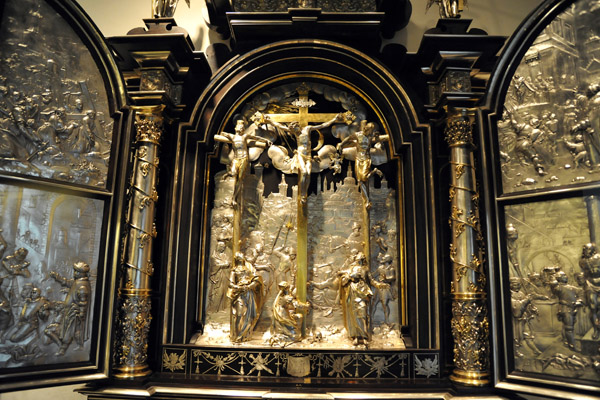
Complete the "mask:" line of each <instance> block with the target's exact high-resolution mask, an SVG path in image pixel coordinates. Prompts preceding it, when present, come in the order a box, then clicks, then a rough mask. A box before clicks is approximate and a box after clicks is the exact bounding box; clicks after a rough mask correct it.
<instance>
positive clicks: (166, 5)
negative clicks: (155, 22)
mask: <svg viewBox="0 0 600 400" xmlns="http://www.w3.org/2000/svg"><path fill="white" fill-rule="evenodd" d="M185 2H186V3H187V5H188V7H190V0H185ZM177 3H179V0H152V17H153V18H173V15H175V9H176V8H177Z"/></svg>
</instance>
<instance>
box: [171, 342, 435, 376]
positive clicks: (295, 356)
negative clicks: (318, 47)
mask: <svg viewBox="0 0 600 400" xmlns="http://www.w3.org/2000/svg"><path fill="white" fill-rule="evenodd" d="M181 352H182V350H181V349H179V348H173V349H171V348H169V349H163V354H169V357H170V358H172V359H173V360H175V357H180V354H181ZM415 357H417V355H416V354H415ZM418 357H419V358H420V359H422V364H421V366H420V367H419V368H416V369H415V371H414V373H413V372H411V371H410V369H409V368H410V362H409V358H410V354H409V353H393V354H391V353H370V354H368V353H341V354H325V353H302V352H295V353H282V352H278V351H270V352H269V351H267V352H258V351H248V352H246V351H243V352H227V351H212V350H208V349H194V350H192V351H191V357H190V358H189V360H188V361H187V362H188V363H189V364H191V365H190V367H189V369H188V370H189V371H190V372H191V376H197V375H205V376H206V375H215V376H269V377H315V378H361V379H362V378H378V379H381V378H392V379H408V378H411V377H413V376H415V377H417V375H424V376H425V378H430V377H432V376H435V375H439V364H438V361H437V360H438V359H439V355H438V354H435V353H427V354H426V355H425V354H420V355H419V356H418ZM426 360H429V361H426ZM163 369H164V362H163Z"/></svg>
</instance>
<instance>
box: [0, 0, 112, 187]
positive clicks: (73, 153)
mask: <svg viewBox="0 0 600 400" xmlns="http://www.w3.org/2000/svg"><path fill="white" fill-rule="evenodd" d="M2 7H3V8H4V9H3V15H2V21H0V23H1V25H0V38H1V39H0V171H4V172H9V173H16V174H23V175H28V176H36V177H44V178H52V179H58V180H62V181H67V182H73V183H78V184H84V185H89V186H93V187H101V188H104V187H106V175H107V171H108V161H109V157H110V150H111V141H112V132H113V123H112V119H111V118H110V115H109V110H108V100H107V97H106V93H105V88H104V86H103V82H104V79H103V77H102V76H101V74H100V72H99V70H98V68H97V67H96V64H95V62H94V60H93V59H92V56H91V55H90V53H89V51H88V49H87V48H86V47H85V45H84V44H83V43H82V42H81V39H80V38H79V37H78V36H77V35H76V33H75V32H74V31H73V29H72V28H71V27H70V26H68V25H67V24H66V22H65V21H64V20H63V19H62V17H61V16H60V15H59V14H58V13H57V12H56V11H54V10H53V9H52V8H51V7H50V6H49V5H47V4H46V3H45V2H40V1H36V0H25V1H16V0H8V1H6V2H3V5H2ZM25 9H26V10H27V12H23V10H25Z"/></svg>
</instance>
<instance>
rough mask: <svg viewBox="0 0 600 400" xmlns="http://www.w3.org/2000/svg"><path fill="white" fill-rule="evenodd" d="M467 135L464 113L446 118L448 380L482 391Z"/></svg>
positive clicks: (477, 236)
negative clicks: (451, 341)
mask: <svg viewBox="0 0 600 400" xmlns="http://www.w3.org/2000/svg"><path fill="white" fill-rule="evenodd" d="M472 132H473V124H472V121H471V119H470V117H469V115H467V112H466V110H462V112H460V113H457V114H454V115H452V116H450V117H449V118H448V121H447V124H446V129H445V135H446V141H447V143H448V146H449V147H450V164H451V175H452V176H451V185H450V203H451V215H450V221H449V222H450V228H451V236H452V242H451V244H450V259H451V261H452V283H451V286H450V293H451V297H452V321H451V327H452V335H453V338H454V364H455V368H454V371H453V373H452V376H451V377H450V379H452V380H453V381H454V382H457V383H461V384H465V385H472V386H482V385H486V384H488V383H489V355H490V354H489V353H490V352H489V322H488V311H487V305H486V292H485V287H486V276H485V272H484V270H483V263H484V257H485V249H484V245H483V238H482V235H481V230H480V222H479V206H478V199H479V194H478V191H477V182H476V179H475V171H474V157H473V136H472Z"/></svg>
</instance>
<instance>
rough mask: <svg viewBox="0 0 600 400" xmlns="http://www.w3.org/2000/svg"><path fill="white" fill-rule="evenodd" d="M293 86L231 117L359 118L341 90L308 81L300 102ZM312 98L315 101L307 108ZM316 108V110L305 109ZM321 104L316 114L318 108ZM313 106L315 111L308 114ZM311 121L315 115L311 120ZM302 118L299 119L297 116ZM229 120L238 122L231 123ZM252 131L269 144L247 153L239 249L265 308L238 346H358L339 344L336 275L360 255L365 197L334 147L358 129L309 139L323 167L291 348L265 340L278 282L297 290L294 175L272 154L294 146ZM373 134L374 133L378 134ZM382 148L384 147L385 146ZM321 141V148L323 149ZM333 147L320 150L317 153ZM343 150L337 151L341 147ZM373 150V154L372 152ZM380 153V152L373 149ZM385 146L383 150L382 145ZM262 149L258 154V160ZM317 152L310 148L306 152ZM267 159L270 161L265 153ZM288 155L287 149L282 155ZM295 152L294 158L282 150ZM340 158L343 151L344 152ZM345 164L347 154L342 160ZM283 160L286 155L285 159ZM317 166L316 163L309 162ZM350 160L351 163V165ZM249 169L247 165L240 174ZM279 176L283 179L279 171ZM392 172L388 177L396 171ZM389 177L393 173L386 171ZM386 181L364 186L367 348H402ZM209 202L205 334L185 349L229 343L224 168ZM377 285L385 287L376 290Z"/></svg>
mask: <svg viewBox="0 0 600 400" xmlns="http://www.w3.org/2000/svg"><path fill="white" fill-rule="evenodd" d="M298 86H299V84H289V85H284V86H280V87H276V88H274V89H271V90H269V91H268V92H265V93H262V94H260V95H257V96H255V97H254V98H252V99H251V100H250V101H249V102H248V103H247V104H245V105H244V106H243V107H242V110H241V112H240V114H238V115H237V117H238V118H239V119H244V120H248V121H251V120H252V117H253V116H255V115H256V113H257V112H259V113H260V112H262V113H265V115H267V116H269V115H270V116H271V117H273V118H274V114H277V113H279V114H282V113H283V114H285V113H287V114H286V115H299V114H294V112H298V111H297V109H298V108H302V107H305V108H307V109H308V110H310V111H309V113H311V114H312V113H316V112H317V110H323V107H325V106H329V107H330V108H331V110H332V111H333V112H339V111H344V110H347V111H350V112H351V113H353V115H355V116H356V120H357V121H360V120H365V118H366V115H367V111H366V108H365V106H364V105H363V104H361V102H360V101H358V99H357V98H355V97H354V96H352V95H350V94H349V93H346V92H344V91H342V90H340V89H337V88H334V87H331V86H328V85H324V84H317V83H311V82H304V83H302V86H303V87H304V88H305V90H307V91H308V93H309V94H308V96H309V97H308V98H306V99H303V100H302V99H298V92H297V91H296V90H297V88H298ZM315 100H316V101H315ZM313 107H314V108H313ZM319 107H321V108H319ZM313 109H314V110H315V111H313ZM315 115H316V114H315ZM298 118H300V117H298ZM235 119H237V118H235ZM259 125H260V124H257V123H250V124H249V125H248V127H247V128H245V129H246V130H247V131H249V132H253V133H255V134H256V135H258V136H261V137H264V138H267V139H268V140H269V145H268V149H265V150H264V151H263V150H262V149H259V150H256V149H250V150H249V159H250V160H251V162H252V169H251V171H249V173H248V174H247V175H246V176H245V178H244V182H243V189H242V193H241V196H240V197H242V198H243V202H244V207H243V213H242V221H241V238H240V241H241V246H240V247H241V248H240V251H241V252H242V253H243V254H244V255H245V258H246V260H247V261H248V260H250V261H251V262H252V265H253V267H255V269H256V271H257V274H258V275H260V278H261V279H260V280H261V281H262V284H263V291H264V306H263V307H262V309H261V310H259V314H260V318H259V320H258V322H257V324H256V327H255V328H254V331H253V333H252V335H251V336H250V337H249V338H248V339H247V340H244V341H243V342H242V343H236V344H237V345H242V346H245V347H250V348H252V347H264V346H274V347H286V348H295V349H306V348H320V349H348V348H355V347H356V345H355V344H353V342H352V341H351V340H350V339H348V338H347V335H348V334H347V332H346V328H345V326H344V311H343V309H342V305H341V304H340V296H341V295H342V294H341V289H340V275H341V274H342V272H343V271H344V270H345V269H347V268H348V265H349V263H350V259H351V258H352V255H353V254H354V253H355V252H357V251H365V248H364V246H363V243H364V240H363V238H364V229H365V228H364V226H363V219H362V213H363V204H364V203H363V198H362V196H361V188H360V182H358V181H357V179H356V178H355V174H354V171H355V168H356V167H355V164H354V162H348V161H343V159H342V156H340V155H339V154H338V153H336V149H335V145H336V144H337V143H341V141H342V139H343V138H344V137H345V136H344V135H346V136H347V135H348V134H349V132H352V130H353V129H358V128H357V126H358V123H354V124H351V125H349V126H348V127H345V126H344V125H343V124H341V125H339V126H335V125H334V127H333V128H331V130H330V129H329V128H323V129H320V130H319V132H314V133H313V140H314V141H315V142H316V140H315V139H317V138H318V140H319V143H318V144H317V143H314V142H313V145H316V146H315V147H316V148H317V149H318V153H319V158H318V160H319V162H321V163H323V162H325V161H328V162H327V167H326V168H317V167H316V166H313V169H312V173H311V178H310V179H311V182H312V183H311V189H310V191H309V194H308V197H307V200H306V202H307V226H308V229H307V230H308V242H307V253H308V259H307V267H308V277H307V278H308V285H307V303H308V304H307V305H306V309H307V317H306V336H305V337H304V338H302V339H300V338H297V340H294V341H288V342H281V341H280V340H278V339H277V336H276V335H275V334H274V333H273V332H274V326H276V322H275V320H276V317H275V316H274V311H273V309H274V308H275V305H274V304H276V303H277V298H278V292H280V290H281V288H282V287H281V282H288V283H289V284H290V285H291V286H292V287H294V285H295V281H296V278H295V275H294V271H295V267H296V265H295V262H294V260H293V258H292V260H290V257H289V256H290V255H291V254H292V253H291V252H294V255H295V250H296V248H298V243H297V230H298V221H297V205H298V203H299V201H298V185H297V181H298V180H297V179H296V177H295V176H294V174H292V173H289V171H287V170H286V169H285V168H283V167H282V165H285V163H284V162H282V161H281V160H279V161H278V157H279V158H283V157H284V156H282V155H281V154H280V152H281V150H277V151H275V150H276V149H274V147H279V148H283V147H288V146H291V147H293V146H294V145H295V140H294V139H290V138H289V137H285V136H283V135H281V133H278V131H276V130H273V129H272V128H270V129H271V130H269V129H267V130H263V129H262V128H261V127H259ZM377 129H379V127H377ZM385 142H386V143H382V146H388V144H387V136H386V139H385ZM323 143H325V144H323ZM327 148H329V149H331V153H327V154H326V153H324V152H323V149H327ZM340 148H341V147H340ZM378 148H380V147H378ZM381 148H384V147H381ZM385 148H387V147H385ZM222 149H223V150H224V151H223V152H222V157H221V162H223V163H225V164H226V163H228V162H230V160H229V158H228V157H227V154H228V148H227V147H223V148H222ZM261 152H262V153H263V154H262V157H261ZM314 152H316V150H314ZM267 154H268V155H267ZM287 154H288V151H287V150H286V151H285V155H287ZM289 154H294V155H295V154H296V151H295V150H294V151H292V150H290V151H289ZM344 154H345V153H344ZM371 154H373V156H372V162H373V168H374V167H375V166H377V167H378V168H382V169H383V168H385V167H386V164H387V167H388V168H390V169H388V171H389V170H394V169H393V168H394V167H390V165H393V164H394V162H395V161H393V160H392V161H390V160H389V159H388V158H387V156H386V157H381V156H376V155H375V154H378V153H376V152H371ZM344 157H346V156H345V155H344ZM287 158H290V157H287ZM314 159H316V158H314ZM349 159H351V158H349ZM248 170H250V167H248ZM282 170H285V172H284V173H280V171H282ZM394 171H395V170H394ZM389 176H398V175H397V174H396V173H390V174H389ZM387 177H388V175H386V176H384V177H382V178H381V177H380V178H378V179H377V181H376V182H377V183H375V179H374V178H373V179H371V180H370V181H369V183H368V185H369V201H370V203H371V204H370V211H369V215H370V221H371V222H370V228H367V229H369V231H370V251H369V254H370V261H369V265H370V271H369V273H370V276H372V277H373V281H375V282H374V283H373V282H372V287H371V289H370V290H371V291H372V292H373V296H372V298H371V301H370V305H369V310H368V313H369V319H370V329H371V334H372V337H371V339H370V343H369V345H368V347H369V349H380V350H381V349H404V348H405V345H404V340H403V338H402V336H401V334H400V330H399V319H400V293H398V292H399V291H398V282H399V279H400V276H401V275H400V267H399V253H398V242H399V238H398V226H397V222H396V221H397V209H398V205H397V198H398V196H397V192H396V189H395V188H394V186H396V184H397V183H393V182H388V180H387V179H386V178H387ZM214 182H215V196H214V202H213V205H212V210H211V226H210V260H209V265H208V268H209V271H208V280H207V291H206V304H207V306H206V324H205V327H204V333H203V335H201V336H199V337H196V338H195V339H194V340H193V343H195V344H196V345H202V346H206V345H208V346H230V345H231V343H232V342H231V340H230V336H229V333H230V319H231V316H230V313H231V312H230V303H231V301H230V298H228V296H229V295H228V290H230V280H231V278H230V277H231V274H232V272H231V271H232V263H233V254H232V250H231V247H232V242H233V240H234V233H233V231H234V227H233V225H234V219H235V217H234V207H235V205H234V202H233V198H234V187H235V180H234V179H233V177H232V176H228V174H226V172H225V171H221V172H219V173H217V174H215V178H214ZM382 282H386V284H385V285H382V284H381V283H382Z"/></svg>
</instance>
